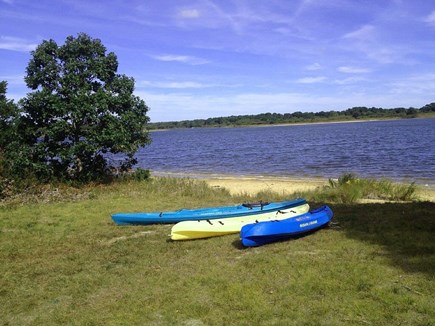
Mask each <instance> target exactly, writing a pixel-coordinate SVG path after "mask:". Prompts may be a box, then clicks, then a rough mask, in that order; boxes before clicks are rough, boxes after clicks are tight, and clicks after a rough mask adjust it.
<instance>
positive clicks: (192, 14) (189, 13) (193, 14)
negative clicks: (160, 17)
mask: <svg viewBox="0 0 435 326" xmlns="http://www.w3.org/2000/svg"><path fill="white" fill-rule="evenodd" d="M200 16H201V14H200V12H199V10H197V9H182V10H180V11H179V12H178V17H181V18H189V19H192V18H199V17H200Z"/></svg>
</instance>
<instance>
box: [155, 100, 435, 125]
mask: <svg viewBox="0 0 435 326" xmlns="http://www.w3.org/2000/svg"><path fill="white" fill-rule="evenodd" d="M419 116H435V103H431V104H427V105H425V106H423V107H421V108H420V109H417V108H412V107H411V108H407V109H406V108H395V109H382V108H375V107H372V108H367V107H353V108H350V109H347V110H345V111H320V112H300V111H298V112H294V113H261V114H255V115H238V116H234V115H233V116H229V117H220V118H209V119H196V120H184V121H170V122H154V123H148V126H147V127H148V128H149V129H150V130H155V129H171V128H201V127H237V126H256V125H274V124H291V123H315V122H328V121H352V120H370V119H401V118H416V117H419Z"/></svg>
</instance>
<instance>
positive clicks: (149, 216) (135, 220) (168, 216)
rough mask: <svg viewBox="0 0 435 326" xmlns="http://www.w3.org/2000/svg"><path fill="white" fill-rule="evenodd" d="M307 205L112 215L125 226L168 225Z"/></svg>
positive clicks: (298, 201) (265, 204)
mask: <svg viewBox="0 0 435 326" xmlns="http://www.w3.org/2000/svg"><path fill="white" fill-rule="evenodd" d="M304 204H306V200H305V199H303V198H297V199H294V200H288V201H283V202H275V203H268V202H257V203H246V204H240V205H234V206H222V207H210V208H199V209H180V210H178V211H174V212H152V213H147V212H144V213H117V214H113V215H112V219H113V221H114V222H115V223H116V224H118V225H124V224H139V225H141V224H167V223H178V222H182V221H201V220H211V219H217V218H219V219H221V218H231V217H242V216H251V215H261V214H267V213H270V212H275V211H279V210H285V209H289V208H292V207H296V206H300V205H304Z"/></svg>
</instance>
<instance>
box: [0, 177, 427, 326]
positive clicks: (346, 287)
mask: <svg viewBox="0 0 435 326" xmlns="http://www.w3.org/2000/svg"><path fill="white" fill-rule="evenodd" d="M68 191H71V194H69V192H68ZM57 192H60V193H63V194H69V195H66V196H65V198H67V199H65V200H59V198H57V197H56V196H55V197H54V198H53V199H52V200H45V201H42V200H40V199H38V200H37V199H33V200H32V202H26V203H24V204H20V203H18V202H17V201H15V202H14V203H13V204H8V205H4V206H3V207H1V208H0V260H1V262H2V263H1V264H0V275H1V278H0V324H4V325H27V324H28V325H53V324H80V325H81V324H86V325H102V324H104V325H106V324H107V325H120V324H122V325H130V324H139V325H172V324H178V325H290V324H292V325H383V324H385V325H390V324H392V325H398V324H401V325H433V324H434V322H435V303H434V301H433V293H432V292H433V289H434V285H435V284H434V271H435V242H434V239H433V234H434V232H435V215H434V210H435V203H431V202H408V203H384V204H340V203H335V204H331V203H330V202H317V203H316V202H314V201H309V203H310V205H311V207H312V208H315V207H317V206H320V205H321V204H324V203H329V205H330V206H331V208H332V209H333V211H334V214H335V216H334V223H337V224H335V225H334V226H332V227H330V228H328V229H323V230H320V231H319V232H316V233H314V234H312V235H309V236H306V237H302V238H299V239H297V240H293V241H285V242H279V243H274V244H270V245H266V246H263V247H258V248H248V249H245V248H242V247H241V244H240V241H239V239H238V236H237V235H230V236H223V237H217V238H211V239H205V240H197V241H186V242H172V241H169V240H168V234H169V233H170V229H171V225H150V226H123V227H119V226H116V225H114V223H113V222H112V221H111V219H110V214H112V213H114V212H120V211H162V210H172V209H178V208H180V207H185V208H193V207H205V206H217V205H226V204H234V203H239V202H242V201H247V200H258V199H263V200H278V199H279V196H278V195H277V194H273V193H263V194H260V195H258V196H254V197H249V196H248V195H243V196H239V197H232V196H231V195H230V194H229V193H228V191H226V190H223V189H214V188H213V189H211V188H209V187H208V186H207V185H206V184H205V183H203V182H198V181H192V180H187V179H166V178H163V179H152V180H150V181H148V182H125V183H118V184H115V185H111V186H104V187H92V188H86V189H82V190H81V192H80V191H78V190H67V189H59V190H58V191H57ZM47 193H48V194H49V193H50V191H47ZM269 196H270V197H269ZM259 197H260V198H259ZM265 197H268V198H265ZM281 199H284V198H281ZM287 199H288V198H287Z"/></svg>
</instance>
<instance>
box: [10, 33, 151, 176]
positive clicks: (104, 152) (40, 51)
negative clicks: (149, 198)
mask: <svg viewBox="0 0 435 326" xmlns="http://www.w3.org/2000/svg"><path fill="white" fill-rule="evenodd" d="M31 54H32V58H31V60H30V62H29V64H28V66H27V70H26V72H27V76H26V77H25V81H26V84H27V86H28V87H29V88H31V89H32V90H33V92H31V93H29V94H28V95H27V97H26V98H24V99H22V100H21V101H20V107H21V111H22V114H21V116H20V121H19V128H18V132H19V134H20V137H21V139H22V141H23V143H24V144H26V145H28V146H29V147H30V148H31V161H32V166H33V167H35V169H34V172H35V174H36V176H37V177H38V178H39V179H42V180H48V179H50V178H52V177H55V178H63V179H68V180H69V179H76V180H80V181H89V180H95V179H98V178H99V177H102V176H106V175H107V174H110V173H111V171H114V168H116V167H115V166H114V165H115V164H114V163H113V162H111V161H109V157H110V155H112V154H119V153H122V154H124V155H123V156H124V159H123V161H122V164H121V165H120V166H119V167H117V168H121V169H123V170H126V169H128V168H131V167H132V166H133V165H134V164H135V163H137V162H136V160H135V159H134V154H135V153H136V151H137V150H138V148H139V147H140V146H144V145H146V144H148V143H150V138H149V135H148V132H147V131H146V130H145V126H146V124H147V123H148V122H149V118H148V116H147V115H146V114H147V112H148V107H147V106H146V104H145V102H144V101H143V100H141V99H140V98H139V97H137V96H134V95H133V91H134V79H133V78H129V77H127V76H125V75H120V74H117V69H118V61H117V57H116V55H115V54H114V53H113V52H110V53H108V54H106V48H105V47H104V45H103V44H102V43H101V41H100V40H98V39H92V38H91V37H89V36H88V35H86V34H84V33H81V34H78V36H77V37H76V38H74V37H72V36H69V37H68V38H67V39H66V42H65V44H64V45H61V46H59V45H58V44H57V43H56V42H55V41H54V40H49V41H43V42H42V43H41V44H40V45H39V46H38V47H37V48H36V50H35V51H32V53H31Z"/></svg>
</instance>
